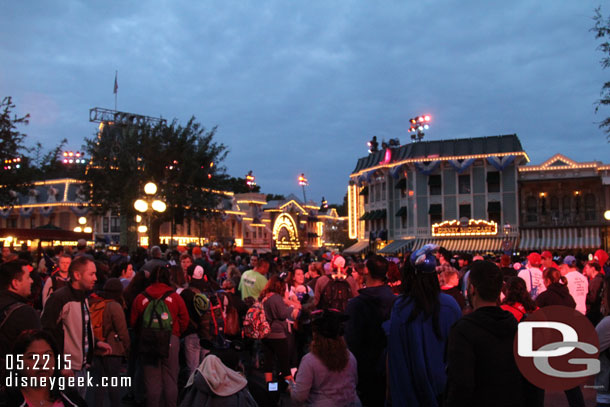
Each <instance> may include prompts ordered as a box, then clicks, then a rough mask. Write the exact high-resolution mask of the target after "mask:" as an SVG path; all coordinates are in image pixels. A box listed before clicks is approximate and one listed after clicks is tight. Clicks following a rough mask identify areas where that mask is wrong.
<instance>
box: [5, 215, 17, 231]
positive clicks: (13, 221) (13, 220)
mask: <svg viewBox="0 0 610 407" xmlns="http://www.w3.org/2000/svg"><path fill="white" fill-rule="evenodd" d="M6 227H7V228H12V229H15V228H17V217H14V216H11V217H10V218H7V219H6Z"/></svg>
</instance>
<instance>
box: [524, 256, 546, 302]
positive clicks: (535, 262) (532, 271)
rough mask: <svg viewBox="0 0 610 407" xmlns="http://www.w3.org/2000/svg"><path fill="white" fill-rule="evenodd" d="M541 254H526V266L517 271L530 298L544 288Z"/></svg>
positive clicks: (533, 297)
mask: <svg viewBox="0 0 610 407" xmlns="http://www.w3.org/2000/svg"><path fill="white" fill-rule="evenodd" d="M541 267H542V256H540V254H539V253H536V252H532V253H530V254H529V256H527V267H526V268H524V269H523V270H521V271H520V272H519V274H518V275H517V277H520V278H522V279H523V281H525V285H526V286H527V292H529V293H530V295H531V296H532V300H535V299H536V297H537V296H538V295H539V294H540V293H541V292H544V291H545V290H546V287H545V285H544V279H543V278H542V270H541Z"/></svg>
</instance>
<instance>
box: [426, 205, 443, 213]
mask: <svg viewBox="0 0 610 407" xmlns="http://www.w3.org/2000/svg"><path fill="white" fill-rule="evenodd" d="M442 214H443V205H441V204H431V205H430V209H429V210H428V215H442Z"/></svg>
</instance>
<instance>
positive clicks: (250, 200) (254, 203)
mask: <svg viewBox="0 0 610 407" xmlns="http://www.w3.org/2000/svg"><path fill="white" fill-rule="evenodd" d="M237 203H238V204H248V205H267V202H266V201H255V200H253V199H240V200H239V201H237Z"/></svg>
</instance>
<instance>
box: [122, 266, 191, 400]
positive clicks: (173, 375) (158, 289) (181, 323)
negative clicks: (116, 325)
mask: <svg viewBox="0 0 610 407" xmlns="http://www.w3.org/2000/svg"><path fill="white" fill-rule="evenodd" d="M150 280H151V285H150V286H148V287H147V288H146V290H144V292H142V293H140V294H138V296H137V297H136V299H135V300H134V303H133V306H132V308H131V317H130V320H131V325H132V326H134V327H137V331H138V335H137V336H138V343H137V351H138V353H139V354H140V356H141V360H142V363H143V366H142V370H143V373H144V385H145V387H146V405H147V406H148V407H153V406H154V407H157V406H167V407H175V406H176V404H177V402H178V370H179V363H178V352H179V349H180V339H179V338H180V336H181V334H182V332H184V331H185V330H186V328H187V327H188V323H189V314H188V310H187V309H186V305H185V303H184V300H183V299H182V297H180V295H179V294H177V293H176V292H175V291H174V290H173V288H172V287H171V286H170V281H169V270H168V268H167V267H164V266H159V267H157V268H155V269H154V270H153V272H152V274H151V276H150Z"/></svg>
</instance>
